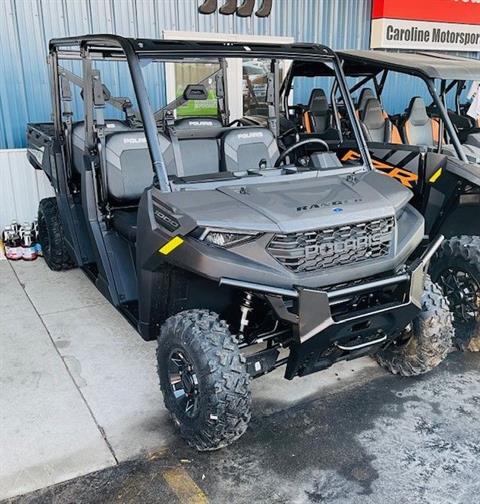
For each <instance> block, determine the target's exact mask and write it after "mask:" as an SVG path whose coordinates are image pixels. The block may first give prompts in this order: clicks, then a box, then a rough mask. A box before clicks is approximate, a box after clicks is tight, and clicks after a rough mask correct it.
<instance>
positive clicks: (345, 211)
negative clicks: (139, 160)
mask: <svg viewBox="0 0 480 504" xmlns="http://www.w3.org/2000/svg"><path fill="white" fill-rule="evenodd" d="M285 178H286V179H287V178H288V177H285ZM411 196H412V193H411V192H410V191H409V190H408V189H406V188H405V187H403V186H402V185H401V184H399V183H398V182H396V181H395V180H393V179H391V178H390V177H387V176H386V175H383V174H380V173H377V172H373V171H371V172H366V173H363V174H360V175H357V176H354V177H348V176H338V175H332V176H322V177H317V178H315V179H301V180H298V179H297V180H294V179H293V180H292V179H289V180H285V182H284V181H282V182H276V183H271V184H270V183H264V184H246V185H243V186H238V185H236V186H223V187H219V188H217V189H215V190H206V191H185V192H177V193H168V194H162V200H163V201H165V203H167V204H168V205H170V206H171V207H174V208H175V209H176V210H177V211H179V212H182V213H185V214H187V215H189V216H190V217H191V218H192V219H194V220H195V221H196V222H197V224H198V225H200V226H210V227H220V228H226V229H234V230H252V231H263V232H284V233H289V232H295V231H306V230H309V229H318V228H320V227H322V228H323V227H330V226H338V225H342V224H350V223H355V222H362V221H366V220H372V219H375V218H381V217H387V216H392V215H395V214H396V213H397V211H398V210H399V209H401V208H403V207H404V206H405V205H406V203H407V202H408V201H409V200H410V198H411Z"/></svg>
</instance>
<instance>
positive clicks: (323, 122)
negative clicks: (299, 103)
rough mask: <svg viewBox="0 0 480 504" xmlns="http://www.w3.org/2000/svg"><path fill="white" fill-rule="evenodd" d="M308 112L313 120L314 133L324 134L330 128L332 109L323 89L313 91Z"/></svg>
mask: <svg viewBox="0 0 480 504" xmlns="http://www.w3.org/2000/svg"><path fill="white" fill-rule="evenodd" d="M308 110H309V112H310V117H311V119H312V126H313V131H314V132H315V133H323V132H324V131H325V130H326V129H327V128H328V127H329V126H330V108H329V105H328V100H327V97H326V95H325V91H324V90H323V89H321V88H315V89H312V93H311V94H310V100H309V101H308Z"/></svg>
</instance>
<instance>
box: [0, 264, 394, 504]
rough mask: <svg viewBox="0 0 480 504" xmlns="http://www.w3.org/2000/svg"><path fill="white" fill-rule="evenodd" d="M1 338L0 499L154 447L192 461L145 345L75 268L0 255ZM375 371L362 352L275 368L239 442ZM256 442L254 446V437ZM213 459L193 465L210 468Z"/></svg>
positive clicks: (118, 463)
mask: <svg viewBox="0 0 480 504" xmlns="http://www.w3.org/2000/svg"><path fill="white" fill-rule="evenodd" d="M0 344H1V346H0V499H6V498H10V497H14V496H18V495H21V494H26V493H27V492H31V491H34V490H37V489H41V488H44V487H47V486H49V485H53V484H56V483H60V482H62V481H66V480H71V479H72V478H76V477H79V476H81V475H85V474H88V473H92V472H94V471H98V470H101V469H103V468H109V467H114V468H116V469H113V470H117V469H118V470H120V471H121V470H122V468H124V467H126V466H125V465H124V463H125V462H126V461H130V460H132V459H138V458H140V460H149V459H150V458H151V457H152V455H151V454H152V453H153V454H158V453H167V452H168V457H174V455H172V454H173V453H174V450H176V449H177V448H176V447H180V449H181V450H186V454H187V455H185V457H186V458H187V459H188V458H189V457H190V458H191V457H197V455H196V454H195V453H192V452H191V450H188V449H186V448H185V447H183V445H182V444H181V442H180V444H179V441H178V439H177V436H176V434H175V431H174V430H173V428H172V425H171V423H170V421H169V418H168V415H167V413H166V411H165V409H164V407H163V402H162V398H161V395H160V392H159V388H158V381H157V374H156V369H155V343H154V342H152V343H145V342H143V340H141V339H140V337H139V336H138V335H137V334H136V333H135V331H134V330H133V329H132V328H131V327H130V325H129V324H128V323H127V322H126V321H125V320H124V319H123V318H122V317H121V316H120V315H119V314H118V313H117V312H116V311H115V310H114V309H113V308H112V307H111V306H110V305H109V304H108V303H107V302H106V301H105V299H104V298H103V297H102V296H101V295H100V294H99V293H98V292H97V291H96V289H95V288H94V287H93V285H92V284H91V283H90V282H89V280H88V279H87V278H86V277H85V276H84V275H83V273H82V272H81V271H79V270H71V271H68V272H62V273H56V272H52V271H50V270H48V268H47V267H46V265H45V263H44V262H43V260H40V259H39V260H37V261H35V262H32V263H29V262H22V261H20V262H16V263H13V262H7V261H5V260H3V261H1V260H0ZM377 376H384V373H383V371H381V370H380V369H379V368H378V367H377V366H376V364H375V363H374V362H373V361H372V360H370V359H360V360H357V361H354V362H351V363H342V364H340V365H337V366H335V367H334V368H332V369H330V370H328V371H325V372H323V373H320V374H317V375H312V376H309V377H307V378H304V379H301V380H294V381H292V382H287V381H285V380H283V378H282V370H278V371H277V372H275V373H272V374H270V375H268V376H267V377H265V378H263V379H260V380H257V381H255V382H254V384H253V395H254V405H253V407H254V422H253V423H252V425H253V427H252V429H251V430H250V434H249V435H248V436H247V437H246V439H247V440H248V439H257V438H256V437H255V436H256V434H255V433H256V432H257V431H258V429H260V432H262V431H263V429H264V428H265V426H268V425H269V422H270V421H271V420H270V419H273V418H277V417H276V416H275V415H277V414H282V412H288V411H290V409H291V408H292V407H295V405H297V404H299V403H302V401H303V402H305V401H306V402H307V404H309V403H310V402H311V399H312V398H315V397H317V396H318V394H319V393H324V392H325V391H328V390H330V389H332V390H334V391H335V393H338V392H340V391H341V390H342V389H343V388H348V387H351V386H352V385H353V384H361V383H364V382H368V381H369V380H371V379H373V378H374V377H377ZM292 411H295V410H292ZM300 411H303V409H301V410H300ZM292 414H293V413H292ZM292 418H294V417H292ZM299 421H300V422H304V421H305V420H304V419H303V413H302V414H301V416H300V418H299ZM293 423H295V422H293ZM300 425H301V426H300V428H299V429H300V431H303V430H305V424H303V423H301V424H300ZM296 432H298V426H295V425H292V427H291V434H292V435H293V434H295V433H296ZM252 436H253V438H252ZM293 439H295V438H293ZM255 445H256V446H255V452H257V453H259V450H261V445H262V443H261V442H259V440H257V441H255ZM164 449H167V452H165V451H162V450H164ZM268 449H269V450H270V449H271V447H270V448H268ZM228 453H230V452H228V451H227V452H225V454H228ZM232 453H234V452H232ZM219 456H220V457H222V456H223V455H215V456H213V458H212V459H209V458H208V455H207V456H203V458H200V459H198V460H201V461H203V462H202V463H201V464H207V465H208V464H210V463H211V464H215V460H218V457H219ZM258 456H260V457H261V455H260V454H259V455H258ZM142 457H143V459H142ZM154 458H155V459H157V458H158V457H157V456H156V455H155V456H154ZM160 458H161V459H162V460H163V458H162V457H160ZM169 460H170V459H169ZM131 463H132V462H127V466H128V464H131ZM169 463H170V462H169ZM230 463H232V462H228V463H227V466H228V464H230ZM199 467H201V466H199ZM233 467H234V466H232V470H233ZM111 470H112V469H110V471H111ZM199 470H200V471H201V468H200V469H199ZM105 474H107V473H105ZM108 474H109V473H108ZM253 476H254V475H252V477H253ZM119 481H120V480H119ZM74 500H75V501H78V500H77V499H74ZM81 500H83V499H81ZM47 501H48V500H47ZM66 502H72V500H68V501H66ZM97 502H98V501H97ZM162 502H171V500H170V501H169V500H165V501H162ZM217 502H220V501H217Z"/></svg>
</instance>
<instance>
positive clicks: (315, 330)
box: [221, 236, 443, 379]
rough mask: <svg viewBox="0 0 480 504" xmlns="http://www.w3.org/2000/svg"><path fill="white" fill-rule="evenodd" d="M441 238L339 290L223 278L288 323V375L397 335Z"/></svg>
mask: <svg viewBox="0 0 480 504" xmlns="http://www.w3.org/2000/svg"><path fill="white" fill-rule="evenodd" d="M442 241H443V236H440V237H439V238H437V239H436V240H435V242H434V243H432V244H431V245H430V247H429V248H428V249H427V250H426V251H425V253H424V254H423V256H422V257H420V258H419V259H417V260H416V261H414V262H413V263H412V264H411V265H410V266H409V267H408V268H406V269H405V271H404V272H403V273H401V274H398V275H394V276H391V277H386V278H381V279H378V280H373V281H367V282H363V283H357V284H354V285H350V286H347V287H345V288H340V289H337V290H329V291H327V290H320V289H310V288H302V287H300V288H298V289H291V290H290V289H276V288H273V287H272V288H268V287H267V286H259V287H258V288H253V289H252V284H249V285H247V284H246V283H245V282H242V285H239V282H235V281H233V280H228V279H222V282H221V283H223V284H229V285H236V286H237V287H242V288H245V289H250V290H257V291H262V292H263V293H264V294H265V297H266V298H267V299H268V301H269V302H270V304H271V306H272V308H273V309H274V311H275V312H276V314H277V316H278V317H279V318H280V319H282V320H284V321H287V322H289V323H291V324H292V326H293V328H294V341H293V343H292V344H291V345H290V355H289V357H288V361H287V368H286V372H285V377H286V378H288V379H291V378H293V377H294V376H304V375H306V374H309V373H312V372H315V371H318V370H320V369H324V368H326V367H328V366H330V365H331V364H333V363H334V362H336V361H338V360H346V359H352V358H355V357H358V356H360V355H362V354H365V353H371V352H372V351H374V350H375V349H378V348H380V347H381V346H383V345H384V344H385V342H386V341H387V340H389V339H392V338H395V337H397V336H398V334H399V333H400V332H401V331H402V330H403V329H404V328H405V327H406V326H407V325H408V324H409V323H410V322H411V321H412V320H413V319H414V318H415V317H416V315H417V314H418V313H419V311H420V310H421V307H422V295H423V289H424V280H425V272H426V270H427V267H428V263H429V261H430V259H431V257H432V256H433V254H434V253H435V252H436V250H437V249H438V247H439V246H440V244H441V243H442ZM253 287H255V285H253Z"/></svg>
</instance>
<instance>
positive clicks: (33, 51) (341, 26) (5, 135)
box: [0, 0, 371, 148]
mask: <svg viewBox="0 0 480 504" xmlns="http://www.w3.org/2000/svg"><path fill="white" fill-rule="evenodd" d="M221 1H222V0H220V1H219V4H221ZM200 3H202V0H0V44H1V45H0V47H2V56H1V58H0V76H1V78H0V148H15V147H23V146H24V145H25V124H26V123H27V122H29V121H45V120H48V119H49V117H50V109H51V106H50V94H49V82H48V73H47V66H46V64H45V61H46V54H47V44H48V40H49V39H50V38H53V37H62V36H67V35H78V34H84V33H95V32H96V33H117V34H119V35H125V36H135V37H156V38H161V37H162V32H163V30H188V31H203V32H215V33H219V32H224V33H247V34H251V35H277V36H291V37H294V38H295V39H296V40H297V41H308V42H313V41H315V42H320V43H324V44H327V45H329V46H332V47H334V48H345V47H355V48H366V47H368V40H369V36H370V19H369V18H370V9H371V6H370V4H371V2H370V0H274V2H273V9H272V14H271V16H270V17H269V18H266V19H260V18H257V17H256V16H252V17H251V18H239V17H237V16H222V15H220V14H216V15H210V16H204V15H201V14H199V13H198V12H197V7H198V5H199V4H200Z"/></svg>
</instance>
